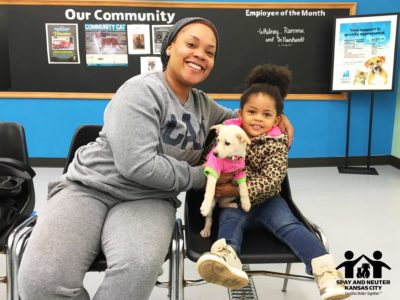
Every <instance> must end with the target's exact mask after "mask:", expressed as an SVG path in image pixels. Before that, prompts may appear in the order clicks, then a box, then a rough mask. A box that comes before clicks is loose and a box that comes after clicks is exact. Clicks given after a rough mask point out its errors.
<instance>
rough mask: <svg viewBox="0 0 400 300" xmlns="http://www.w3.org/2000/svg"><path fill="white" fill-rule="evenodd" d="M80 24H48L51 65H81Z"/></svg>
mask: <svg viewBox="0 0 400 300" xmlns="http://www.w3.org/2000/svg"><path fill="white" fill-rule="evenodd" d="M77 32H78V24H58V23H57V24H56V23H46V37H47V59H48V62H49V64H79V63H80V59H79V41H78V34H77Z"/></svg>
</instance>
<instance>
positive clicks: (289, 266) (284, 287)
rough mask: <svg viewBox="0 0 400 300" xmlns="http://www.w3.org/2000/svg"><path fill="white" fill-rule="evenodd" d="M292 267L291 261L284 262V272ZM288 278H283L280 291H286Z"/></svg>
mask: <svg viewBox="0 0 400 300" xmlns="http://www.w3.org/2000/svg"><path fill="white" fill-rule="evenodd" d="M291 268H292V263H287V264H286V271H285V273H286V274H289V273H290V269H291ZM288 281H289V278H285V279H284V281H283V287H282V292H286V288H287V284H288Z"/></svg>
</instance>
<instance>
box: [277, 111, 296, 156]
mask: <svg viewBox="0 0 400 300" xmlns="http://www.w3.org/2000/svg"><path fill="white" fill-rule="evenodd" d="M278 125H279V128H280V129H281V130H282V132H286V134H287V136H288V146H289V148H290V146H291V145H292V141H293V135H294V128H293V125H292V123H290V121H289V119H288V118H287V117H286V116H285V115H281V119H280V122H279V124H278Z"/></svg>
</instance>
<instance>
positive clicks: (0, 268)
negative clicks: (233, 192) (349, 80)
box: [0, 166, 400, 300]
mask: <svg viewBox="0 0 400 300" xmlns="http://www.w3.org/2000/svg"><path fill="white" fill-rule="evenodd" d="M376 169H377V171H378V172H379V175H378V176H370V175H351V174H339V173H338V171H337V169H336V168H333V167H329V168H295V169H289V178H290V184H291V188H292V194H293V198H294V200H295V202H296V203H297V205H298V206H299V207H300V209H301V210H302V212H303V213H304V214H305V215H306V216H307V217H308V218H309V219H310V220H311V221H313V222H314V223H316V224H318V225H319V226H320V227H321V228H322V229H324V231H325V233H326V235H327V236H328V238H329V242H330V251H331V253H332V254H333V256H334V257H335V259H336V263H337V265H338V264H339V263H342V262H344V261H346V259H345V257H344V253H345V252H346V251H348V250H351V251H352V252H353V253H354V258H357V257H358V256H360V255H362V254H364V255H365V256H367V257H369V258H371V259H373V253H374V251H376V250H379V251H381V253H382V254H383V256H382V258H381V261H382V262H385V263H386V264H387V265H388V266H389V267H390V268H391V270H388V269H386V268H384V269H383V270H382V273H383V275H382V278H380V279H379V280H385V281H386V283H387V284H384V285H382V284H379V283H378V284H371V283H365V284H362V281H361V280H365V281H367V280H371V279H373V278H372V275H371V276H370V277H369V278H368V279H367V278H354V280H358V282H359V284H355V282H354V281H352V285H351V286H352V287H353V288H361V287H362V288H368V290H352V292H353V297H352V298H354V299H370V300H375V299H376V300H397V299H399V296H398V288H399V287H400V258H399V255H398V253H399V252H400V236H399V234H398V232H397V230H399V228H400V170H399V169H396V168H394V167H391V166H377V167H376ZM35 170H36V171H37V177H36V179H35V188H36V199H37V206H36V210H37V211H38V213H39V214H40V211H41V209H42V208H43V205H44V204H45V199H46V193H47V182H48V181H49V180H50V179H51V178H53V177H55V176H57V175H58V174H60V173H61V169H51V168H37V169H35ZM178 217H180V218H182V209H180V210H179V211H178ZM0 258H1V259H0V275H2V274H4V273H5V261H4V255H1V257H0ZM364 263H365V261H364ZM250 267H251V269H253V270H256V269H269V270H272V271H284V266H283V265H268V266H267V265H251V266H250ZM361 267H362V263H361V262H360V263H359V264H358V265H357V268H361ZM303 269H304V268H303V265H302V264H295V265H294V266H293V268H292V271H295V272H297V273H300V274H304V271H303ZM185 272H186V274H185V277H186V278H189V279H197V278H198V276H197V275H196V272H195V268H194V264H193V263H192V262H190V261H185ZM167 273H168V271H167V269H166V270H165V272H164V275H162V276H161V277H160V280H161V281H163V280H166V274H167ZM101 279H102V274H101V273H89V274H88V275H87V276H86V278H85V283H84V284H85V286H86V287H87V289H88V290H89V293H90V294H93V293H94V291H95V290H96V288H97V286H98V285H99V283H100V282H101ZM349 280H352V279H349ZM374 280H378V279H377V278H375V279H374ZM387 281H390V283H388V282H387ZM254 282H255V285H256V288H257V293H258V298H259V299H266V300H267V299H268V300H269V299H272V300H302V299H304V300H306V299H307V300H317V299H320V297H319V295H318V292H317V289H316V287H315V285H314V284H313V283H308V282H301V281H289V285H288V290H287V292H286V293H283V292H282V291H281V288H282V283H283V280H282V279H278V278H271V277H255V278H254ZM375 283H376V282H375ZM379 288H381V290H378V289H379ZM373 289H377V290H373ZM359 292H362V293H365V294H364V295H359V294H358V293H359ZM375 293H376V294H375ZM0 299H5V285H4V284H1V285H0ZM150 299H151V300H161V299H167V291H166V290H165V289H161V288H155V289H154V291H153V293H152V295H151V297H150ZM185 299H189V300H204V299H207V300H223V299H228V293H227V290H226V289H224V288H222V287H219V286H215V285H210V284H207V285H202V286H198V287H191V288H186V289H185Z"/></svg>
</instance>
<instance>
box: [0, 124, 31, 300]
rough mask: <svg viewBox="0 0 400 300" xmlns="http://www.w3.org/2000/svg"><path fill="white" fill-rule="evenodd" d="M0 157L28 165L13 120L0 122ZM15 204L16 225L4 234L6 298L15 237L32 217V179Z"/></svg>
mask: <svg viewBox="0 0 400 300" xmlns="http://www.w3.org/2000/svg"><path fill="white" fill-rule="evenodd" d="M0 157H4V158H11V159H15V160H18V161H20V162H22V163H23V164H24V165H25V166H27V167H30V163H29V156H28V147H27V144H26V136H25V130H24V128H23V126H22V125H20V124H17V123H13V122H0ZM17 205H18V207H17V209H18V211H19V217H18V218H17V220H16V222H15V225H16V226H12V227H10V229H9V230H8V231H7V233H6V234H5V238H6V242H5V245H4V246H5V247H4V250H5V253H6V277H4V278H2V282H4V283H7V299H12V298H11V297H12V296H11V295H12V294H13V293H14V291H15V285H14V283H15V282H16V275H17V273H18V265H19V260H18V259H17V258H16V257H15V256H14V255H13V253H15V252H16V251H19V247H20V245H19V244H17V243H15V238H19V237H20V236H22V235H24V232H25V230H21V229H23V228H24V227H25V225H26V224H27V223H29V222H31V221H32V220H33V219H34V216H31V213H32V211H33V208H34V206H35V189H34V185H33V180H32V179H30V180H26V181H25V182H24V183H23V185H22V190H21V193H20V194H19V195H18V199H17Z"/></svg>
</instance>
